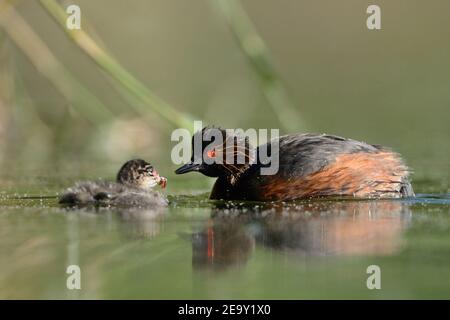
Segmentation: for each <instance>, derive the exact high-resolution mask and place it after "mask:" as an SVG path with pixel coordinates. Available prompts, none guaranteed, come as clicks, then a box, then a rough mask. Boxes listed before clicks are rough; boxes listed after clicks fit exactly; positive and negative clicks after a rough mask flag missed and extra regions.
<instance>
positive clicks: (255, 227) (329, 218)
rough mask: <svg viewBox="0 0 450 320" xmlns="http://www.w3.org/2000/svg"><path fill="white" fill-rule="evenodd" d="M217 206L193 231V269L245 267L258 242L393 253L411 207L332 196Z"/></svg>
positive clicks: (293, 248)
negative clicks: (306, 200) (332, 198)
mask: <svg viewBox="0 0 450 320" xmlns="http://www.w3.org/2000/svg"><path fill="white" fill-rule="evenodd" d="M244 211H245V210H242V209H236V210H231V211H230V210H226V211H224V210H222V209H216V210H214V211H213V214H212V218H211V219H210V220H209V221H208V223H207V225H206V226H204V229H202V230H201V231H199V232H196V233H194V234H193V236H192V250H193V254H192V262H193V266H194V268H212V269H219V270H223V269H225V268H228V267H231V266H242V265H244V264H245V263H246V262H247V261H248V260H249V258H250V256H251V254H252V252H253V249H254V247H255V244H256V245H260V246H264V247H266V248H270V249H272V250H277V251H282V252H289V253H290V254H295V255H314V256H320V255H389V254H393V253H395V252H396V251H397V250H399V248H400V245H401V231H402V230H403V229H404V228H405V226H407V224H408V221H409V218H410V214H411V212H410V209H409V207H408V205H407V204H405V203H402V202H399V201H340V202H336V201H328V202H311V203H302V204H295V205H293V206H290V207H286V206H279V205H272V207H270V208H269V207H265V208H263V209H262V210H260V211H255V210H248V209H247V212H244Z"/></svg>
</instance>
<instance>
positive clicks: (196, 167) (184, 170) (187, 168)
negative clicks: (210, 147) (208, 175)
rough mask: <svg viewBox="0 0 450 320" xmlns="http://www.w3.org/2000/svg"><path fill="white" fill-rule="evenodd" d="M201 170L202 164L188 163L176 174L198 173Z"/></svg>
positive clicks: (176, 171)
mask: <svg viewBox="0 0 450 320" xmlns="http://www.w3.org/2000/svg"><path fill="white" fill-rule="evenodd" d="M199 168H200V164H197V163H187V164H185V165H183V166H181V167H179V168H178V169H177V170H175V173H176V174H183V173H187V172H191V171H198V170H199Z"/></svg>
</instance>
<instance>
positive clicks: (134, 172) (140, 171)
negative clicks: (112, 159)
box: [117, 159, 167, 189]
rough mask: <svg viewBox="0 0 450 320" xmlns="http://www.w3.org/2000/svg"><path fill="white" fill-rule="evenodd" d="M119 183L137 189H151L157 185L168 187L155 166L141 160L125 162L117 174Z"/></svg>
mask: <svg viewBox="0 0 450 320" xmlns="http://www.w3.org/2000/svg"><path fill="white" fill-rule="evenodd" d="M117 182H118V183H121V184H124V185H128V186H132V187H137V188H141V189H150V188H153V187H154V186H156V185H158V184H159V185H161V187H162V188H164V187H165V186H166V182H167V180H166V178H164V177H161V176H160V175H159V174H158V173H157V172H156V170H155V169H154V168H153V166H152V165H151V164H150V163H148V162H146V161H144V160H141V159H133V160H130V161H127V162H125V164H124V165H123V166H122V167H121V168H120V170H119V172H118V173H117Z"/></svg>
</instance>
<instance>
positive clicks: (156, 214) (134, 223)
mask: <svg viewBox="0 0 450 320" xmlns="http://www.w3.org/2000/svg"><path fill="white" fill-rule="evenodd" d="M166 213H167V208H158V209H133V210H121V211H119V212H118V216H119V219H120V220H121V222H122V223H121V224H120V227H121V228H122V230H123V233H124V234H125V235H126V237H128V238H130V239H152V238H154V237H156V236H157V235H159V234H160V232H161V227H162V220H163V217H164V215H165V214H166Z"/></svg>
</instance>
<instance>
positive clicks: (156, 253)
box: [0, 0, 450, 299]
mask: <svg viewBox="0 0 450 320" xmlns="http://www.w3.org/2000/svg"><path fill="white" fill-rule="evenodd" d="M70 4H77V5H79V6H80V7H81V27H82V30H81V31H79V32H72V33H69V35H70V36H71V37H68V34H67V33H66V30H65V29H64V28H63V27H62V26H61V24H60V23H58V22H57V21H58V19H59V20H61V17H62V19H63V20H64V18H65V15H64V13H63V14H62V15H61V12H63V11H61V10H62V9H61V8H66V7H67V6H68V5H70ZM240 4H242V6H240ZM369 4H377V5H379V6H380V7H381V26H382V29H381V30H379V31H370V30H368V29H367V27H366V19H367V17H368V15H367V13H366V9H367V7H368V6H369ZM55 5H56V6H55ZM59 5H60V6H59ZM55 8H56V9H55ZM449 15H450V2H449V1H447V0H440V1H439V0H435V1H432V2H431V1H420V0H397V1H387V0H386V1H361V0H338V1H336V0H327V1H323V0H322V1H313V0H277V1H275V0H243V1H241V2H237V1H232V0H189V1H182V0H152V1H148V0H130V1H122V0H95V1H93V0H80V1H55V0H41V1H39V0H0V209H1V210H0V220H1V223H0V225H1V226H2V228H0V260H1V261H7V263H2V264H1V265H0V288H1V289H0V297H3V298H207V299H211V298H226V299H229V298H254V299H255V298H272V299H274V298H275V299H282V298H285V299H286V298H287V299H298V298H337V299H341V298H367V299H379V298H384V299H390V298H448V296H449V294H448V292H449V290H448V288H449V284H448V281H445V280H446V279H449V270H450V269H449V268H448V265H449V261H450V260H449V256H448V252H449V244H450V242H449V234H450V233H449V230H450V218H449V212H450V211H449V201H450V198H449V194H450V186H449V178H450V170H449V169H450V161H449V158H450V144H449V140H450V126H449V120H450V59H449V57H450V41H449V39H450V19H449ZM60 22H61V21H60ZM88 36H89V37H91V38H89V37H88ZM86 53H88V54H86ZM120 66H122V67H123V68H122V67H120ZM192 119H196V120H203V121H205V123H209V124H215V125H220V126H223V127H225V128H239V127H241V128H280V131H281V133H282V134H284V133H290V132H319V133H322V132H326V133H331V134H337V135H342V136H346V137H351V138H354V139H358V140H363V141H367V142H369V143H376V144H383V145H387V146H390V147H392V148H394V149H395V150H396V151H398V152H400V153H401V154H402V155H403V157H404V158H405V160H406V162H407V163H408V164H409V165H410V166H411V167H412V169H413V171H414V174H413V187H414V189H415V191H416V193H417V194H418V197H417V198H416V199H405V200H402V201H397V200H393V201H336V202H334V201H323V202H322V201H317V202H311V203H310V202H309V201H305V202H300V203H293V204H291V205H287V204H286V207H285V206H284V205H285V204H283V205H279V206H278V207H275V208H269V209H268V210H267V211H265V209H266V208H264V207H259V206H256V207H255V208H252V207H250V208H247V207H244V208H243V209H242V208H231V209H230V210H228V209H226V210H217V208H215V207H214V204H213V203H210V202H208V200H207V192H208V191H209V188H210V185H211V182H212V179H210V178H206V177H204V176H202V175H199V174H191V175H186V176H175V175H174V174H173V171H174V169H175V168H176V167H177V165H175V164H173V163H172V162H171V159H170V151H171V148H172V146H174V143H173V142H171V141H170V134H171V132H172V130H173V129H175V128H177V127H180V125H183V126H184V125H186V126H187V127H189V125H190V124H191V122H189V121H190V120H192ZM132 157H140V158H144V159H147V160H149V161H151V162H152V163H153V164H154V165H155V166H156V167H157V168H158V171H159V172H160V173H161V174H163V175H165V176H167V177H168V180H169V182H168V187H167V189H166V193H167V194H169V195H171V198H170V200H171V204H170V206H169V207H168V208H166V209H165V211H164V212H162V213H161V215H157V214H156V213H155V212H152V211H150V212H148V211H145V210H144V211H143V212H138V213H140V214H141V215H139V214H136V216H133V212H132V213H130V212H127V211H126V210H123V211H120V210H104V211H100V214H97V212H94V211H93V210H74V211H66V210H64V209H63V208H59V207H58V205H57V203H56V199H55V198H52V197H53V196H55V195H56V194H57V193H58V192H60V191H61V190H63V188H65V187H67V186H69V185H71V184H72V183H73V182H74V181H77V180H80V179H88V178H89V179H95V178H97V177H105V178H113V177H114V175H115V173H116V170H117V169H118V168H119V166H120V165H121V164H122V163H123V162H124V161H126V160H128V159H129V158H132ZM192 194H194V195H195V196H192ZM30 196H31V198H30ZM47 196H50V198H46V197H47ZM241 209H242V210H241ZM211 230H212V231H213V232H214V234H215V238H214V241H216V242H217V248H216V249H217V252H216V261H215V262H214V263H211V261H209V260H208V259H207V258H209V256H208V255H206V253H208V252H209V251H208V252H206V249H205V248H206V247H207V246H206V245H205V239H209V238H208V237H207V236H205V235H209V234H210V233H211ZM206 244H208V242H207V241H206ZM208 248H209V247H208ZM208 254H209V253H208ZM68 264H80V266H81V269H82V272H83V280H82V288H83V290H81V291H71V290H67V288H66V278H67V274H66V273H65V271H66V267H67V265H68ZM371 264H377V265H380V266H381V267H382V270H383V276H382V279H383V284H382V288H383V290H380V291H379V290H368V289H367V287H366V278H367V273H366V268H367V266H368V265H371ZM220 268H223V269H226V270H217V269H220Z"/></svg>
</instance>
